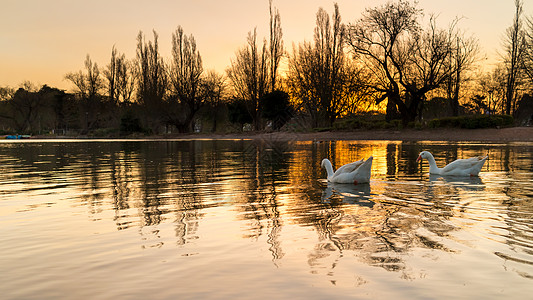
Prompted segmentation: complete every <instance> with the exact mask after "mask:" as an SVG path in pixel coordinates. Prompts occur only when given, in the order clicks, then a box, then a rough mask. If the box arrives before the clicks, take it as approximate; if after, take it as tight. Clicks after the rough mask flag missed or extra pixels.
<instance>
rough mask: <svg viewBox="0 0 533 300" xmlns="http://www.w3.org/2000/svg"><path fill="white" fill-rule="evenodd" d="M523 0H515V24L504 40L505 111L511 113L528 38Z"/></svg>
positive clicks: (514, 103) (509, 29) (508, 29)
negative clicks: (526, 35)
mask: <svg viewBox="0 0 533 300" xmlns="http://www.w3.org/2000/svg"><path fill="white" fill-rule="evenodd" d="M522 13H523V3H522V0H515V15H514V18H513V24H512V25H511V26H510V27H509V28H507V31H506V36H505V41H504V49H505V53H504V57H503V63H504V65H505V69H506V71H507V74H506V77H507V78H506V87H505V89H506V91H505V113H506V114H511V112H512V111H513V107H514V106H515V105H516V99H517V98H518V96H517V92H518V91H517V89H518V87H519V85H520V79H521V78H520V77H521V74H520V73H521V68H522V66H523V62H524V57H525V50H526V38H525V32H524V28H523V21H522Z"/></svg>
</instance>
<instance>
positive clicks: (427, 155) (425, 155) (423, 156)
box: [416, 151, 432, 162]
mask: <svg viewBox="0 0 533 300" xmlns="http://www.w3.org/2000/svg"><path fill="white" fill-rule="evenodd" d="M431 156H432V155H431V153H429V152H427V151H422V152H420V154H419V155H418V158H417V159H416V162H419V161H421V160H422V159H428V158H430V157H431Z"/></svg>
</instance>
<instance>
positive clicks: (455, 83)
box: [446, 20, 479, 116]
mask: <svg viewBox="0 0 533 300" xmlns="http://www.w3.org/2000/svg"><path fill="white" fill-rule="evenodd" d="M456 26H457V20H456V21H454V22H453V23H452V24H451V26H450V32H449V35H450V42H451V47H450V51H451V53H450V55H449V57H448V64H449V65H448V66H446V67H447V68H449V69H450V70H452V72H451V73H450V76H448V78H447V80H446V95H447V98H448V99H449V100H450V105H451V109H452V114H453V115H454V116H457V115H458V114H459V98H460V94H461V87H462V84H463V83H464V81H465V80H466V79H467V78H465V77H466V76H467V74H466V73H467V72H468V71H469V70H470V69H471V68H472V66H473V65H474V64H475V62H476V61H477V59H478V55H479V43H478V40H477V39H476V38H475V37H473V36H470V37H465V34H464V32H461V31H460V30H458V29H457V28H456Z"/></svg>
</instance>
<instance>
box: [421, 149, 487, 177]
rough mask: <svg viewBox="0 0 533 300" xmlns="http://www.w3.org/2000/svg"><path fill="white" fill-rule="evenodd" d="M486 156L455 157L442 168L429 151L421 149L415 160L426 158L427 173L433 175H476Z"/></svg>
mask: <svg viewBox="0 0 533 300" xmlns="http://www.w3.org/2000/svg"><path fill="white" fill-rule="evenodd" d="M487 158H488V156H484V157H482V156H478V157H472V158H465V159H457V160H455V161H453V162H451V163H449V164H448V165H446V166H445V167H444V168H439V167H437V163H436V162H435V158H434V157H433V154H431V153H430V152H429V151H422V152H420V154H419V155H418V158H417V159H416V161H417V162H419V161H420V160H423V159H425V160H427V161H428V163H429V174H435V175H451V176H478V174H479V172H480V171H481V168H482V167H483V164H484V163H485V161H486V160H487Z"/></svg>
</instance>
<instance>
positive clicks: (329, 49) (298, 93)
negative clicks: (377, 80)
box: [288, 4, 360, 127]
mask: <svg viewBox="0 0 533 300" xmlns="http://www.w3.org/2000/svg"><path fill="white" fill-rule="evenodd" d="M334 8H335V11H334V13H333V14H332V16H331V19H330V16H329V15H328V13H327V12H326V11H325V10H324V9H323V8H320V9H319V10H318V12H317V15H316V27H315V29H314V41H313V43H310V42H304V43H303V44H300V45H299V46H298V47H294V49H293V54H292V56H291V57H290V58H289V75H288V81H289V86H290V89H291V94H292V95H293V96H294V98H296V99H299V100H300V101H301V104H302V105H303V107H304V108H305V110H306V111H307V112H308V113H309V114H310V115H311V120H312V125H313V126H314V127H318V126H322V125H328V126H331V125H332V124H333V122H334V121H335V119H336V118H337V117H339V116H340V115H342V114H343V113H345V112H346V111H348V110H349V108H350V106H351V104H353V102H352V100H353V99H354V98H355V94H356V93H357V91H358V90H359V88H360V85H358V83H360V80H358V79H357V78H358V75H359V73H360V69H358V68H355V65H353V64H349V63H348V62H347V60H346V53H345V51H344V45H345V41H346V30H345V26H344V25H343V24H342V23H341V16H340V13H339V7H338V5H337V4H335V5H334Z"/></svg>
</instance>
